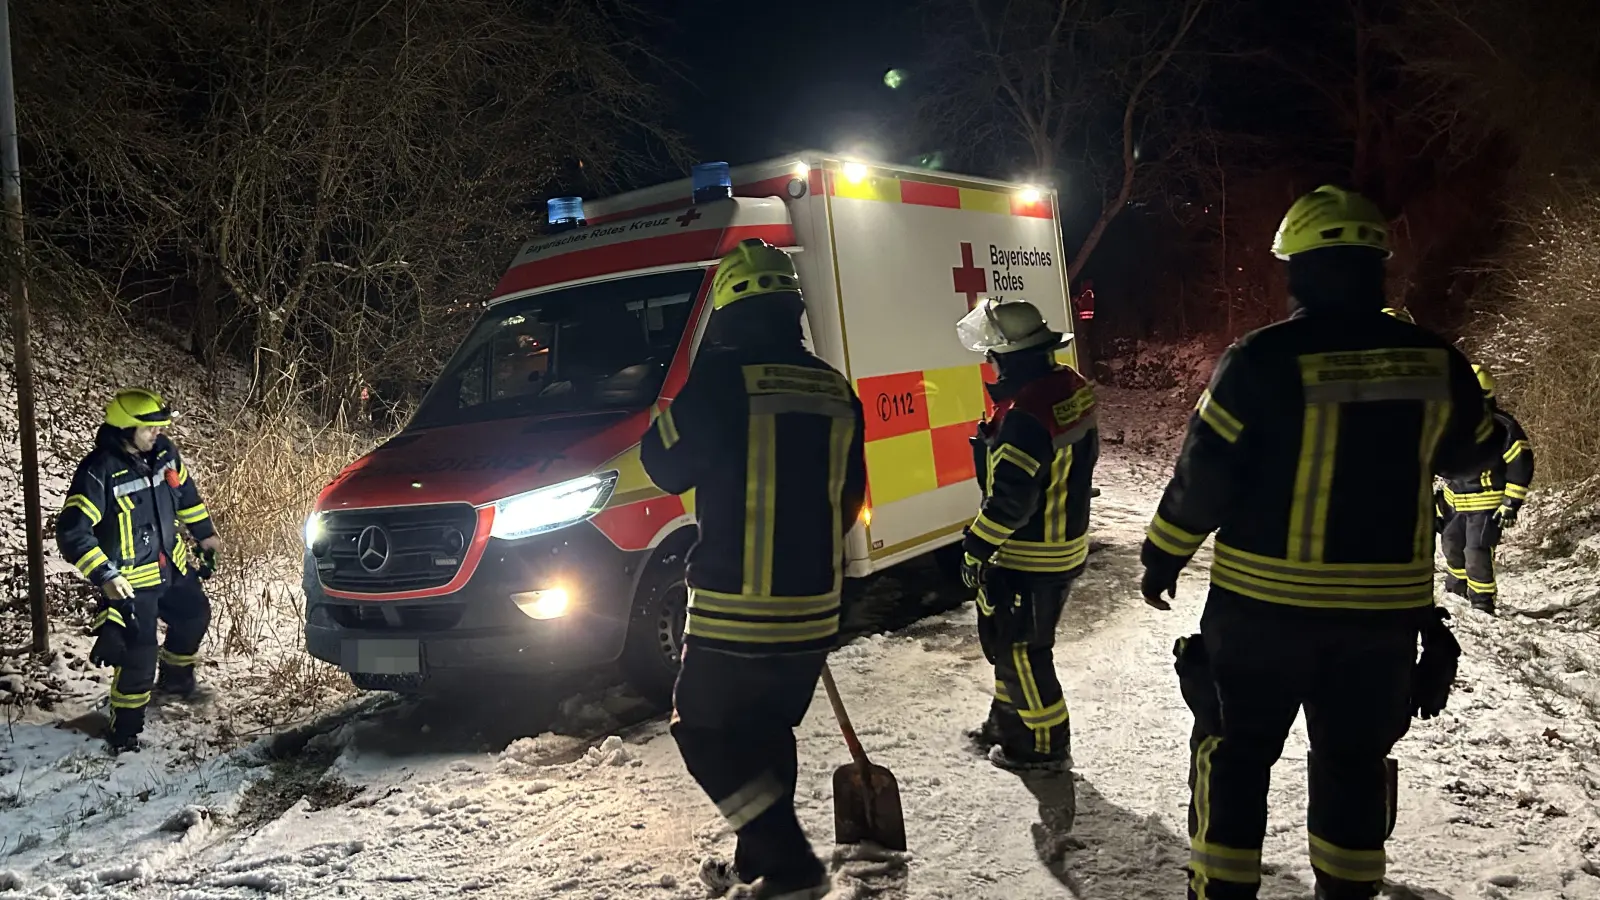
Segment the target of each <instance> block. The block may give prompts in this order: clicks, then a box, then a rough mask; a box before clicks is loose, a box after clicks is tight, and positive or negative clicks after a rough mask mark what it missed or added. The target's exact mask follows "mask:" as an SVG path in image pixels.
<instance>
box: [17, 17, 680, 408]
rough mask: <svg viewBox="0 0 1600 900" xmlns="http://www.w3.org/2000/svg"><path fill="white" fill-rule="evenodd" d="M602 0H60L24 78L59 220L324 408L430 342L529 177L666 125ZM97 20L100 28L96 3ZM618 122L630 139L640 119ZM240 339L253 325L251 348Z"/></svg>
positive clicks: (53, 219)
mask: <svg viewBox="0 0 1600 900" xmlns="http://www.w3.org/2000/svg"><path fill="white" fill-rule="evenodd" d="M624 12H626V10H624V9H622V8H621V7H619V6H618V5H617V4H615V3H613V2H611V0H555V2H548V3H532V2H516V0H513V2H506V0H451V2H449V3H442V2H431V0H350V2H345V3H325V2H318V0H273V2H271V3H260V2H251V0H231V2H220V3H219V2H215V0H168V2H163V3H160V4H148V3H145V2H142V0H68V2H62V3H55V4H36V5H31V6H30V7H29V9H28V12H27V18H26V19H25V21H24V27H23V29H22V30H23V33H24V35H25V40H27V41H28V47H29V49H28V52H27V53H24V54H19V56H20V57H21V58H24V59H30V60H32V61H33V65H32V69H31V70H30V71H29V72H28V73H27V76H26V77H25V78H24V79H23V85H24V88H25V90H26V91H27V92H28V102H25V103H24V105H23V108H24V109H26V110H28V111H29V113H30V115H31V116H32V121H30V122H29V123H28V125H27V127H26V128H25V131H26V132H27V133H29V134H32V135H37V140H38V144H39V149H40V151H41V154H42V156H43V158H44V160H45V162H46V165H45V171H46V173H47V174H46V178H47V179H48V180H47V185H48V188H47V199H45V201H44V205H45V206H47V207H48V209H47V210H46V212H45V216H44V221H45V227H44V229H43V234H44V235H45V237H46V239H47V240H50V241H52V242H54V243H56V244H57V245H59V246H62V247H66V248H69V249H70V250H72V251H74V252H73V256H74V258H76V259H77V260H78V261H79V262H80V263H81V264H82V265H84V266H86V267H87V268H90V269H92V270H94V271H97V272H99V273H101V274H102V275H103V276H104V277H105V278H106V280H107V281H108V282H109V284H110V287H111V289H112V290H113V291H115V292H116V293H117V294H118V295H120V296H122V297H124V298H127V297H129V296H137V295H139V294H141V293H154V294H157V295H161V296H165V297H166V298H168V300H169V302H173V300H174V298H175V297H176V296H177V295H182V296H183V297H184V298H187V299H186V301H185V302H184V303H183V304H181V305H184V306H187V307H188V312H189V313H190V316H191V318H192V321H193V323H194V326H195V328H194V331H195V335H196V339H197V344H198V345H199V346H198V349H199V350H200V352H201V355H202V356H203V357H207V358H209V357H211V356H213V355H214V354H215V352H217V351H218V350H220V349H223V348H225V347H231V348H232V349H234V350H236V351H242V352H244V353H246V354H247V355H248V356H249V358H251V360H252V361H253V363H254V372H255V376H256V379H257V389H256V391H255V396H256V397H257V398H258V399H261V400H264V401H267V402H268V403H269V404H270V405H272V406H275V407H281V406H283V405H284V404H285V403H287V402H289V401H291V400H292V399H296V398H297V397H298V396H299V394H300V391H301V390H302V389H303V388H305V387H307V386H317V387H318V390H319V392H320V394H321V396H318V397H317V398H316V399H318V400H320V401H322V404H323V410H324V412H330V413H331V412H334V411H336V410H337V409H338V408H339V406H340V405H341V403H342V402H343V401H344V400H346V399H349V398H351V397H353V395H354V392H355V391H356V390H358V389H359V386H360V385H363V384H366V383H369V382H370V381H372V380H373V379H374V377H382V376H384V375H385V374H403V373H405V372H407V370H409V372H410V373H411V374H412V375H413V377H414V375H415V373H417V372H419V371H426V370H427V369H428V368H429V366H428V364H429V363H430V362H433V361H435V360H436V354H437V353H439V352H440V349H441V344H444V345H448V341H443V342H441V341H440V340H439V335H440V331H441V329H447V328H449V327H450V323H451V319H452V317H453V318H456V319H459V318H461V317H462V315H463V314H464V313H465V312H470V310H471V304H462V303H460V302H459V301H461V300H462V299H463V298H467V297H473V296H481V295H482V294H483V292H484V291H485V289H486V288H487V286H488V284H489V283H491V282H492V279H493V278H494V277H495V275H496V274H497V270H498V269H499V267H500V266H501V265H503V263H504V261H505V258H506V257H507V256H508V255H509V253H510V251H511V248H512V247H514V245H515V243H516V241H517V240H518V239H519V238H520V237H522V236H523V235H525V234H526V233H527V232H528V231H529V230H530V229H531V228H532V227H533V226H534V225H536V224H537V223H538V221H539V217H538V216H537V215H534V214H530V213H529V211H528V207H529V206H530V205H531V204H530V202H529V201H530V200H531V199H532V197H533V196H534V195H535V194H536V193H537V192H539V191H541V190H543V189H545V187H546V186H547V185H550V184H552V183H554V182H557V181H559V180H562V179H563V178H568V177H570V176H572V174H573V173H575V172H576V171H577V169H576V164H577V162H578V161H580V160H581V161H583V162H584V163H586V164H587V165H586V166H585V168H584V171H585V172H592V171H597V170H598V171H601V172H606V173H610V174H611V175H613V176H616V177H621V176H623V175H624V174H625V173H626V172H627V171H628V169H629V167H630V166H634V165H637V164H638V163H640V161H641V159H642V157H641V155H640V151H641V150H642V149H643V148H645V147H646V146H647V142H648V141H649V140H654V141H656V143H657V146H667V147H669V148H671V147H673V146H674V142H675V139H674V138H673V136H672V135H671V134H670V133H669V132H667V131H666V130H664V129H662V128H659V127H657V126H656V124H655V122H656V119H655V118H654V116H655V110H656V109H657V107H658V104H657V103H656V97H655V92H654V91H653V90H652V89H651V87H650V86H649V85H648V84H646V82H645V81H643V80H642V79H641V78H640V77H639V75H638V74H636V73H637V71H638V68H639V63H640V62H641V60H642V59H643V56H644V52H643V51H642V50H641V49H640V48H639V47H638V46H637V45H635V44H632V43H630V42H629V41H628V40H626V39H625V37H624V36H623V35H621V34H620V33H618V32H617V31H615V30H614V29H613V28H612V27H611V26H610V25H608V24H607V23H608V22H611V21H614V20H615V16H617V15H619V14H621V13H624ZM85 20H92V21H95V22H96V23H97V27H95V28H93V29H84V28H82V27H81V23H82V21H85ZM630 135H632V136H635V137H636V138H638V139H630ZM241 341H242V342H243V343H242V345H241Z"/></svg>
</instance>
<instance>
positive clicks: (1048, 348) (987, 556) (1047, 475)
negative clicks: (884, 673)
mask: <svg viewBox="0 0 1600 900" xmlns="http://www.w3.org/2000/svg"><path fill="white" fill-rule="evenodd" d="M956 332H957V335H958V337H959V338H960V339H961V342H962V344H963V345H965V346H966V347H967V349H969V350H973V351H977V352H981V353H983V354H985V355H986V356H987V357H988V359H989V361H990V363H991V364H993V365H994V367H995V369H996V371H997V374H998V375H999V378H998V380H997V381H996V383H995V384H993V385H990V386H989V393H990V397H991V398H992V399H993V401H994V412H993V414H992V415H990V416H989V417H988V418H987V419H986V420H985V421H983V422H981V423H979V425H978V433H977V435H976V436H974V437H973V439H972V446H973V456H974V460H975V462H976V464H977V469H976V470H977V473H978V484H979V485H980V486H981V487H982V490H983V504H982V508H981V510H980V511H979V513H978V516H977V518H976V519H974V520H973V521H972V524H971V525H970V526H969V527H968V528H967V529H966V532H965V534H964V536H963V537H962V542H961V547H962V568H961V571H962V580H963V581H964V582H965V583H966V585H967V586H968V587H971V588H976V589H977V591H978V603H977V606H978V640H979V642H980V644H981V645H982V646H983V654H984V656H985V657H987V658H988V660H989V662H990V663H991V664H992V665H993V666H994V699H993V700H992V701H991V702H990V704H989V716H988V718H987V719H986V720H985V721H984V723H983V725H982V726H981V727H980V728H978V729H977V730H976V731H973V732H969V735H968V736H969V737H970V738H972V739H973V740H974V741H975V742H976V743H977V744H978V746H979V747H980V748H981V749H982V750H983V751H984V752H986V753H987V754H988V757H989V760H990V762H992V763H994V764H995V765H997V766H1000V767H1001V768H1006V769H1012V770H1030V769H1032V770H1046V771H1064V770H1067V769H1070V768H1071V766H1072V743H1071V737H1072V734H1071V727H1070V724H1069V721H1068V714H1067V703H1066V699H1065V697H1063V696H1062V692H1061V681H1060V679H1059V678H1057V677H1056V670H1055V658H1054V653H1053V650H1054V647H1055V638H1056V625H1057V623H1058V622H1059V621H1060V618H1061V613H1062V609H1063V608H1064V607H1065V605H1066V602H1067V594H1068V591H1069V589H1070V588H1071V585H1072V581H1073V579H1075V578H1077V577H1078V575H1080V574H1082V572H1083V567H1084V561H1085V559H1087V557H1088V554H1089V535H1088V532H1089V496H1090V493H1089V490H1090V488H1089V483H1090V479H1091V478H1092V477H1093V475H1094V465H1095V461H1096V460H1097V459H1098V457H1099V455H1100V434H1099V430H1098V429H1097V428H1096V427H1095V399H1094V389H1093V388H1092V387H1090V386H1089V383H1088V382H1086V381H1085V380H1084V379H1083V376H1081V375H1079V374H1078V373H1077V371H1076V370H1074V369H1073V368H1072V367H1071V366H1066V365H1062V364H1059V363H1057V362H1056V359H1055V351H1056V348H1058V347H1060V346H1062V345H1063V343H1064V342H1065V340H1066V339H1068V338H1069V337H1070V335H1064V334H1062V333H1061V332H1059V331H1053V330H1051V328H1050V327H1049V325H1047V324H1046V323H1045V320H1044V316H1042V315H1041V314H1040V313H1039V310H1038V308H1037V307H1035V306H1034V305H1033V304H1031V303H1028V302H1026V301H1015V302H1011V303H999V302H995V301H992V300H985V301H983V302H981V303H980V304H978V305H977V306H976V307H974V308H973V310H972V311H971V312H969V313H968V314H967V315H966V317H964V318H963V319H962V320H961V321H960V322H959V323H958V324H957V326H956Z"/></svg>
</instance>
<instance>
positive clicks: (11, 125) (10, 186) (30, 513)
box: [0, 0, 50, 653]
mask: <svg viewBox="0 0 1600 900" xmlns="http://www.w3.org/2000/svg"><path fill="white" fill-rule="evenodd" d="M0 181H3V182H4V183H3V185H0V187H3V192H4V195H5V216H6V228H5V258H6V268H7V269H8V274H9V275H10V282H9V291H10V295H11V342H12V345H13V353H14V359H15V361H16V362H15V367H16V380H17V430H18V431H19V432H20V435H21V438H22V508H23V513H24V515H25V516H26V517H27V525H26V531H27V539H28V610H29V612H30V614H31V615H32V618H33V646H32V651H33V652H34V653H44V652H46V651H48V650H49V649H50V622H49V618H48V614H47V613H46V611H45V603H44V516H43V510H42V508H41V504H40V502H39V436H38V433H37V430H36V428H35V420H34V408H33V345H32V341H31V331H32V328H31V324H32V323H31V321H30V317H29V315H28V282H27V271H26V269H25V249H24V245H23V233H22V160H21V157H20V155H19V154H18V152H17V94H16V84H15V82H14V80H13V78H12V72H11V8H10V3H8V2H7V0H0Z"/></svg>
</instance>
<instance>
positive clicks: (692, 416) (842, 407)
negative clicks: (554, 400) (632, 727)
mask: <svg viewBox="0 0 1600 900" xmlns="http://www.w3.org/2000/svg"><path fill="white" fill-rule="evenodd" d="M711 303H712V309H713V312H712V314H711V320H710V323H709V325H708V327H707V333H706V335H705V340H706V342H707V343H708V344H709V345H710V346H709V347H707V348H704V349H702V350H701V351H700V353H699V354H698V355H697V356H696V357H695V360H694V365H693V368H692V369H691V370H690V373H689V378H688V381H687V383H686V384H685V385H684V386H683V389H682V390H681V391H680V392H679V393H678V395H677V397H676V399H674V400H673V401H672V402H671V404H670V405H669V406H666V407H665V408H663V409H661V411H660V412H659V414H658V415H657V417H656V419H655V422H654V423H653V424H652V425H651V427H650V428H649V430H648V431H646V432H645V435H644V438H643V442H642V445H641V450H640V455H641V459H642V461H643V463H644V468H645V471H646V472H647V473H648V474H649V476H650V478H651V480H653V481H654V482H655V483H656V485H657V486H658V487H660V488H661V489H662V490H665V491H668V492H670V493H673V494H683V493H684V492H686V491H690V490H693V491H694V492H695V500H694V504H695V507H694V508H695V516H696V518H697V519H698V520H699V526H700V538H699V542H698V543H697V544H696V545H695V547H694V548H693V549H692V550H690V551H689V558H688V576H687V580H688V585H689V610H688V620H687V624H686V626H685V628H684V648H683V667H682V670H681V671H680V672H679V675H678V682H677V685H676V688H675V689H674V692H673V714H672V724H671V730H672V735H673V738H674V739H675V740H676V741H677V743H678V748H679V751H680V752H681V753H682V754H683V761H684V764H685V766H686V767H687V768H688V770H689V774H690V775H692V776H694V779H695V781H697V782H698V783H699V784H700V786H701V787H702V788H703V789H704V790H705V792H706V793H707V794H708V795H710V797H711V799H712V801H713V802H715V803H716V805H717V808H718V810H719V811H720V812H721V813H722V815H723V817H724V818H726V819H727V822H728V825H729V827H730V828H731V829H732V830H733V831H734V832H735V833H736V834H737V835H738V850H737V852H736V854H735V857H734V861H733V870H734V871H733V872H732V873H726V872H724V873H723V874H724V875H731V879H730V880H742V881H747V882H755V883H756V888H755V893H754V896H755V897H757V898H761V900H774V898H784V900H808V898H816V897H821V896H823V895H824V894H826V893H827V891H828V888H829V878H828V875H827V873H826V870H825V869H824V867H823V865H822V863H821V862H820V861H819V860H818V859H817V857H816V854H815V853H813V852H812V850H811V844H810V842H809V841H808V840H807V839H806V836H805V833H804V832H803V831H802V830H801V828H800V822H799V820H798V819H797V818H796V816H795V809H794V790H795V779H796V775H797V767H798V763H797V761H796V751H795V738H794V728H795V726H797V725H799V724H800V722H801V720H802V719H803V718H805V714H806V709H807V708H808V707H809V706H810V703H811V697H812V694H813V693H814V692H815V690H816V684H817V680H818V678H819V676H820V675H821V672H822V666H823V663H824V662H825V661H826V659H827V653H828V650H829V649H830V648H832V647H833V645H834V642H835V638H836V636H837V634H838V631H839V598H840V589H841V587H842V583H843V578H844V569H843V562H844V538H845V535H846V533H848V532H849V531H850V529H851V528H852V527H854V525H855V523H856V521H857V519H858V518H859V517H860V515H861V510H862V507H863V504H864V502H865V497H866V460H865V457H864V455H863V450H862V441H863V436H862V435H863V428H864V423H863V419H862V412H861V403H860V401H859V400H858V399H857V397H856V395H855V392H854V390H852V389H851V386H850V382H849V381H848V380H846V379H845V377H844V376H843V375H841V374H839V373H838V372H837V371H835V370H834V369H833V368H831V367H830V366H828V364H827V363H824V362H823V361H822V360H820V359H818V358H817V357H815V356H813V355H812V354H811V353H810V352H809V351H808V350H807V349H806V346H805V340H804V337H803V330H802V324H801V317H802V315H803V313H804V312H805V306H804V304H803V302H802V300H801V294H800V282H799V278H798V277H797V275H796V274H795V268H794V262H793V261H792V260H791V259H790V258H789V255H788V254H787V253H784V252H783V251H782V250H779V249H777V248H775V247H773V246H771V245H770V244H767V243H765V242H764V241H762V240H760V239H757V238H752V239H749V240H746V241H743V242H742V243H740V244H739V245H738V246H736V247H735V248H734V249H733V250H732V252H730V253H728V255H726V256H724V257H723V258H722V261H721V263H720V264H719V266H718V267H717V271H716V275H715V277H714V278H713V281H712V286H711ZM711 862H712V861H710V860H708V864H709V863H711ZM715 880H718V879H712V878H709V877H708V878H707V881H708V884H711V883H713V881H715ZM714 886H715V887H720V888H724V889H725V888H726V887H730V886H731V884H720V885H714Z"/></svg>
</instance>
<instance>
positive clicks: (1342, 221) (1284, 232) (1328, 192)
mask: <svg viewBox="0 0 1600 900" xmlns="http://www.w3.org/2000/svg"><path fill="white" fill-rule="evenodd" d="M1323 247H1370V248H1372V249H1373V250H1377V251H1379V252H1381V253H1382V254H1383V256H1384V258H1385V259H1387V258H1389V257H1390V256H1392V255H1393V252H1392V251H1391V250H1390V249H1389V220H1388V219H1386V218H1384V215H1383V212H1382V210H1380V209H1378V205H1377V204H1376V203H1373V202H1372V201H1371V200H1368V199H1367V198H1366V197H1363V196H1361V195H1360V194H1357V193H1355V192H1354V191H1347V190H1345V189H1344V188H1338V187H1334V186H1333V185H1323V186H1322V187H1319V188H1317V189H1316V190H1314V191H1312V192H1311V193H1309V194H1307V195H1305V196H1304V197H1301V198H1300V199H1299V200H1296V201H1295V202H1294V205H1293V206H1290V207H1289V212H1288V214H1287V215H1285V216H1284V217H1283V223H1282V224H1281V225H1279V226H1278V234H1277V236H1276V237H1274V238H1273V239H1272V255H1274V256H1276V257H1278V258H1279V259H1288V258H1289V257H1291V256H1294V255H1295V254H1298V253H1305V252H1306V251H1307V250H1320V249H1322V248H1323Z"/></svg>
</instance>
